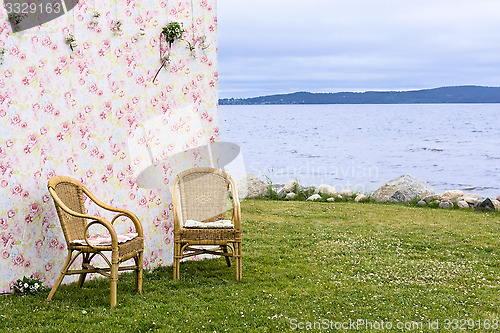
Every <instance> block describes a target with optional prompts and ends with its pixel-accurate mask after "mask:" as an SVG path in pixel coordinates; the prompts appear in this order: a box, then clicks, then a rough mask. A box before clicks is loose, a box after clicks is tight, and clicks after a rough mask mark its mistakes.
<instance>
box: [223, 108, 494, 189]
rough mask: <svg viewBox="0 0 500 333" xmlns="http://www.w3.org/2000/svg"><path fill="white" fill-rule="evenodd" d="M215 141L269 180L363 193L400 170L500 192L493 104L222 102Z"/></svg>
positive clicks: (437, 182) (452, 185)
mask: <svg viewBox="0 0 500 333" xmlns="http://www.w3.org/2000/svg"><path fill="white" fill-rule="evenodd" d="M219 111H220V114H219V116H220V119H219V121H220V141H228V142H233V143H236V144H238V145H239V146H240V148H241V158H242V159H243V161H244V162H243V163H244V168H245V169H246V170H245V172H247V173H253V174H255V175H257V176H259V177H260V178H261V179H263V180H264V179H265V177H269V178H270V179H271V180H272V182H273V183H285V182H286V181H288V180H290V179H298V180H299V182H300V183H301V184H302V185H314V186H317V185H320V184H329V185H333V186H335V187H336V188H337V190H340V189H352V190H355V191H359V192H364V193H370V192H372V191H374V190H376V189H377V188H378V187H380V186H381V185H383V184H384V183H386V182H387V181H389V180H391V179H393V178H396V177H398V176H400V175H403V174H410V175H413V176H415V177H417V178H419V179H421V180H424V181H426V182H428V183H429V184H430V185H432V186H433V187H434V189H435V190H436V192H438V193H442V192H444V191H445V190H450V189H460V190H463V191H465V192H473V193H478V194H481V195H483V196H488V197H496V196H497V195H498V194H500V104H405V105H400V104H397V105H386V104H383V105H371V104H370V105H366V104H365V105H352V104H351V105H343V104H342V105H338V104H336V105H255V106H254V105H241V106H240V105H236V106H232V105H231V106H230V105H223V106H220V107H219Z"/></svg>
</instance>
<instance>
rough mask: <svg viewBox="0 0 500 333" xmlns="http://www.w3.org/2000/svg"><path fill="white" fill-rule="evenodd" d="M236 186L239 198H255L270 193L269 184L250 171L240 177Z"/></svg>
mask: <svg viewBox="0 0 500 333" xmlns="http://www.w3.org/2000/svg"><path fill="white" fill-rule="evenodd" d="M236 186H237V187H238V197H239V199H244V198H255V197H259V196H264V195H267V194H269V185H268V184H266V183H264V182H263V181H262V180H260V179H259V178H257V176H255V175H252V174H250V173H249V174H247V175H246V176H244V177H243V178H240V179H238V180H237V181H236Z"/></svg>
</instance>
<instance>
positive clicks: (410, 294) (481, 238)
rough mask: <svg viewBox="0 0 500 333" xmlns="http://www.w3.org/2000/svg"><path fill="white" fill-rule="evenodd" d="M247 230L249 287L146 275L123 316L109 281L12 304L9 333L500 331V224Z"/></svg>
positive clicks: (296, 215)
mask: <svg viewBox="0 0 500 333" xmlns="http://www.w3.org/2000/svg"><path fill="white" fill-rule="evenodd" d="M242 218H243V222H242V225H243V231H244V239H243V279H242V281H239V282H237V281H235V280H234V267H231V268H228V267H227V266H226V265H225V261H224V259H223V258H217V259H211V260H202V261H197V262H193V261H189V262H183V263H182V264H181V279H180V281H179V282H177V283H173V282H172V268H171V267H164V268H160V269H156V270H153V271H149V272H146V273H145V276H144V286H143V289H144V292H143V294H142V295H138V294H135V293H134V291H133V284H134V282H133V275H132V274H124V275H121V276H120V280H119V282H118V303H119V304H118V306H117V307H116V308H114V309H109V284H108V281H107V280H104V279H99V280H94V281H90V282H88V283H87V284H86V285H85V286H84V288H83V289H82V290H78V289H77V288H76V286H75V284H72V285H69V286H65V285H63V286H61V287H60V289H59V291H58V292H57V294H56V295H55V297H54V300H53V301H51V302H47V301H46V300H45V298H46V297H47V294H48V291H47V292H45V293H43V294H41V295H36V296H23V297H21V296H14V295H7V296H1V298H0V299H1V302H0V332H9V331H12V332H51V331H52V332H90V331H96V332H119V331H123V332H147V331H158V332H198V331H202V332H214V331H215V332H226V331H227V332H236V331H239V332H282V331H296V330H299V328H304V331H306V329H307V328H311V329H310V330H307V331H317V332H319V331H324V332H326V331H331V332H334V331H355V329H354V328H356V329H357V331H370V328H372V329H371V331H374V332H380V331H383V330H381V329H378V328H382V327H385V328H387V327H389V324H390V325H391V327H390V328H391V329H386V330H385V331H394V332H397V331H400V332H407V331H423V332H429V331H432V332H438V331H442V332H446V331H450V330H452V329H454V328H457V330H458V329H460V328H465V329H469V330H474V331H476V332H490V331H492V330H493V329H494V328H496V330H500V323H498V321H499V320H500V310H499V308H500V263H499V259H500V229H499V227H500V214H499V213H484V212H475V211H464V210H443V209H428V208H416V207H409V206H405V205H394V204H393V205H385V204H374V203H367V204H359V203H349V202H341V203H324V202H302V201H293V202H284V201H266V200H247V201H244V202H243V203H242ZM448 320H456V321H448ZM429 323H432V324H431V325H433V326H432V330H431V329H429ZM341 325H343V328H344V329H341V328H342V327H341ZM495 325H496V326H495ZM314 327H316V329H314ZM321 328H322V329H321ZM326 328H328V329H326ZM345 328H347V330H346V329H345ZM435 328H437V329H435Z"/></svg>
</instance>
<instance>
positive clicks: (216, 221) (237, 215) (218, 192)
mask: <svg viewBox="0 0 500 333" xmlns="http://www.w3.org/2000/svg"><path fill="white" fill-rule="evenodd" d="M229 189H231V197H232V217H231V220H224V218H225V212H226V210H227V204H228V198H229ZM172 203H173V212H174V281H176V280H178V279H179V266H180V260H181V259H183V258H187V257H191V256H194V255H198V254H204V253H208V254H214V255H219V256H224V257H225V258H226V263H227V265H228V266H231V260H230V258H231V257H232V258H234V259H235V266H236V280H240V279H241V275H242V269H241V211H240V203H239V201H238V190H237V188H236V184H235V182H234V180H233V178H232V177H231V176H230V175H228V174H227V173H226V172H224V171H222V170H218V169H213V168H193V169H189V170H186V171H184V172H182V173H180V174H179V175H177V176H176V177H175V179H174V181H173V183H172ZM210 245H214V246H210Z"/></svg>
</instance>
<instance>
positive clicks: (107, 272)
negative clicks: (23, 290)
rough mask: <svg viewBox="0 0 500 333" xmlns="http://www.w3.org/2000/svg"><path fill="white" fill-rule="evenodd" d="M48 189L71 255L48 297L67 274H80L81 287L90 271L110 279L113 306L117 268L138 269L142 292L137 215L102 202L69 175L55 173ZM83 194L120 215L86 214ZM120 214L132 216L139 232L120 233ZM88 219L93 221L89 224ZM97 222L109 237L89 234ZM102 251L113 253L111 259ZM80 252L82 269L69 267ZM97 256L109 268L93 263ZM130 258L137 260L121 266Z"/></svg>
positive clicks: (137, 284)
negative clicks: (117, 230)
mask: <svg viewBox="0 0 500 333" xmlns="http://www.w3.org/2000/svg"><path fill="white" fill-rule="evenodd" d="M48 189H49V193H50V195H51V196H52V199H53V200H54V205H55V207H56V210H57V214H58V216H59V222H60V223H61V228H62V231H63V233H64V237H65V238H66V245H67V248H68V256H67V258H66V262H65V264H64V266H63V268H62V270H61V273H60V274H59V277H58V279H57V281H56V283H55V284H54V287H52V290H51V291H50V294H49V296H48V297H47V300H51V299H52V297H53V296H54V294H55V293H56V291H57V289H58V288H59V285H60V284H61V282H62V280H63V279H64V277H65V276H66V275H72V274H80V278H79V280H78V287H80V288H81V287H82V286H83V282H84V281H85V277H86V275H87V274H88V273H99V274H102V275H104V276H106V277H108V278H109V279H110V281H111V287H110V289H111V292H110V294H111V295H110V302H111V307H114V306H116V287H117V282H118V271H123V270H135V290H136V291H137V292H139V293H141V292H142V264H143V251H144V237H143V231H142V225H141V222H140V220H139V219H138V218H137V216H135V215H134V214H133V213H131V212H129V211H127V210H125V209H120V208H114V207H111V206H109V205H107V204H105V203H103V202H101V201H99V200H98V199H97V198H96V197H95V196H94V195H93V194H92V193H90V191H89V190H88V189H87V188H86V187H85V186H83V185H82V184H81V183H80V182H78V181H77V180H75V179H73V178H70V177H64V176H55V177H53V178H51V179H50V180H49V182H48ZM83 194H85V195H86V196H87V197H88V198H89V199H91V200H92V201H93V202H94V203H95V204H97V205H98V206H100V207H102V208H104V209H106V210H109V211H113V212H116V213H118V214H117V215H116V216H115V217H114V218H113V219H112V220H111V222H108V221H107V220H105V219H104V218H102V217H99V216H92V215H88V214H86V213H85V207H84V200H83ZM120 217H125V218H128V219H130V220H131V221H132V223H133V224H134V227H135V231H136V232H135V233H129V234H123V235H117V234H116V231H115V228H114V227H113V223H114V222H115V220H116V219H117V218H120ZM88 221H90V222H89V223H87V222H88ZM96 224H98V225H101V226H104V227H105V228H106V229H107V231H108V232H109V235H110V236H107V237H105V236H101V237H95V236H89V227H90V226H92V225H96ZM73 252H76V255H73V254H74V253H73ZM103 252H111V261H110V260H109V259H108V258H107V257H106V256H105V255H104V254H103ZM80 255H81V256H82V268H81V269H79V270H78V269H74V270H70V269H69V268H70V266H71V265H72V264H73V263H74V262H75V259H76V258H77V257H78V256H80ZM97 255H99V256H98V258H99V257H101V258H103V259H104V261H105V262H106V263H107V265H108V266H109V267H105V268H99V267H94V266H92V265H91V264H90V262H91V261H92V259H94V257H96V256H97ZM129 259H134V261H135V265H129V266H122V267H119V266H120V264H121V263H122V262H124V261H126V260H129Z"/></svg>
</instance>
